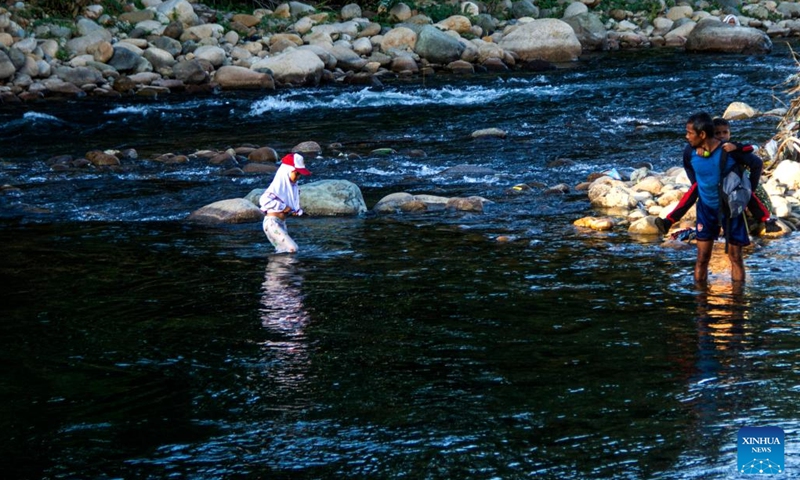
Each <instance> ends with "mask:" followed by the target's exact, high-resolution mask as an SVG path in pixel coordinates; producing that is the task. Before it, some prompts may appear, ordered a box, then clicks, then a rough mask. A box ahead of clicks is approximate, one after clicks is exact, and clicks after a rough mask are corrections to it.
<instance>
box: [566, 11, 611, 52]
mask: <svg viewBox="0 0 800 480" xmlns="http://www.w3.org/2000/svg"><path fill="white" fill-rule="evenodd" d="M564 22H566V23H567V24H568V25H569V26H570V27H572V29H573V30H574V31H575V36H577V37H578V41H579V42H581V45H582V46H583V49H584V50H603V49H604V48H605V46H606V43H607V42H606V37H607V35H608V32H607V31H606V27H605V25H603V22H602V21H601V20H600V18H599V17H598V16H597V15H595V14H593V13H590V12H585V13H581V14H578V15H573V16H571V17H566V18H564Z"/></svg>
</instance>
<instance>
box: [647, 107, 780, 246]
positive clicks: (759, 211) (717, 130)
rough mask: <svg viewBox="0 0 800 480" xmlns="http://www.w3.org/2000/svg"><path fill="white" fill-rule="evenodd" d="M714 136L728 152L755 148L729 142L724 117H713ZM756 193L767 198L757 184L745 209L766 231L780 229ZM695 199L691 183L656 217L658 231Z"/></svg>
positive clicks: (762, 188)
mask: <svg viewBox="0 0 800 480" xmlns="http://www.w3.org/2000/svg"><path fill="white" fill-rule="evenodd" d="M714 137H715V138H716V139H717V140H720V141H721V142H723V143H722V148H723V149H724V150H725V151H726V152H728V153H730V152H733V151H736V150H740V151H742V152H744V153H753V151H755V148H753V146H752V145H743V144H741V143H736V142H731V129H730V123H729V122H728V121H727V120H725V119H724V118H719V117H717V118H715V119H714ZM756 193H759V194H762V195H763V197H764V198H769V197H767V195H766V192H764V187H762V186H761V184H759V185H758V187H756V190H754V191H753V194H752V196H751V197H750V202H748V204H747V210H748V211H749V212H750V214H751V215H752V216H753V218H754V219H755V220H756V221H757V222H758V223H763V224H764V228H765V229H766V231H767V232H775V231H778V230H780V227H779V226H778V225H777V224H776V223H775V219H774V218H771V217H770V214H769V209H768V208H767V207H766V206H765V205H764V203H763V202H762V201H761V199H759V197H758V196H757V195H756ZM696 201H697V189H696V188H695V186H694V185H692V187H691V188H690V189H689V191H688V192H686V194H684V196H683V197H682V198H681V200H680V201H679V202H678V205H677V206H676V207H675V208H674V209H673V210H672V211H671V212H670V213H669V214H667V216H666V217H665V218H660V217H657V218H656V220H655V223H656V227H657V228H658V230H659V232H661V233H662V234H665V233H667V232H668V231H669V229H670V227H672V225H673V224H675V223H676V222H678V221H679V220H680V219H681V218H683V216H684V215H686V212H688V211H689V209H690V208H692V205H694V203H695V202H696Z"/></svg>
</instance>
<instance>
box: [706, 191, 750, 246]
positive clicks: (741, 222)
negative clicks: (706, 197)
mask: <svg viewBox="0 0 800 480" xmlns="http://www.w3.org/2000/svg"><path fill="white" fill-rule="evenodd" d="M722 221H723V224H722V225H720V213H719V210H718V209H716V208H708V207H706V206H705V204H703V200H700V199H698V200H697V240H700V241H703V240H716V239H717V238H719V233H720V230H722V228H723V227H726V226H727V225H725V224H727V220H725V219H722ZM728 233H729V235H728V243H730V244H731V245H739V246H742V247H745V246H747V245H750V235H749V234H748V233H747V224H746V223H745V219H744V215H739V216H738V217H736V218H731V222H730V232H728Z"/></svg>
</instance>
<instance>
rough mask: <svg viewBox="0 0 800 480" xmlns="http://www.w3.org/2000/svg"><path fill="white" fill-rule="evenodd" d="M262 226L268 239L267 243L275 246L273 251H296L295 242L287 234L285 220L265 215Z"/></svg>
mask: <svg viewBox="0 0 800 480" xmlns="http://www.w3.org/2000/svg"><path fill="white" fill-rule="evenodd" d="M262 228H263V229H264V233H265V234H266V235H267V239H269V243H271V244H272V246H273V247H275V253H294V252H296V251H297V244H296V243H295V241H294V240H292V237H290V236H289V232H288V231H287V230H286V222H285V221H283V220H281V219H280V218H278V217H271V216H269V215H265V216H264V223H263V224H262Z"/></svg>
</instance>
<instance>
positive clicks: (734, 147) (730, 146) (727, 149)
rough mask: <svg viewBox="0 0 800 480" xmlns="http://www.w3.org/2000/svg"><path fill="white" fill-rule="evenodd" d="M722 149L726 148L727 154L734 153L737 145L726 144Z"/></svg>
mask: <svg viewBox="0 0 800 480" xmlns="http://www.w3.org/2000/svg"><path fill="white" fill-rule="evenodd" d="M722 148H724V149H725V151H726V152H732V151H734V150H736V144H735V143H730V142H726V143H723V144H722Z"/></svg>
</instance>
